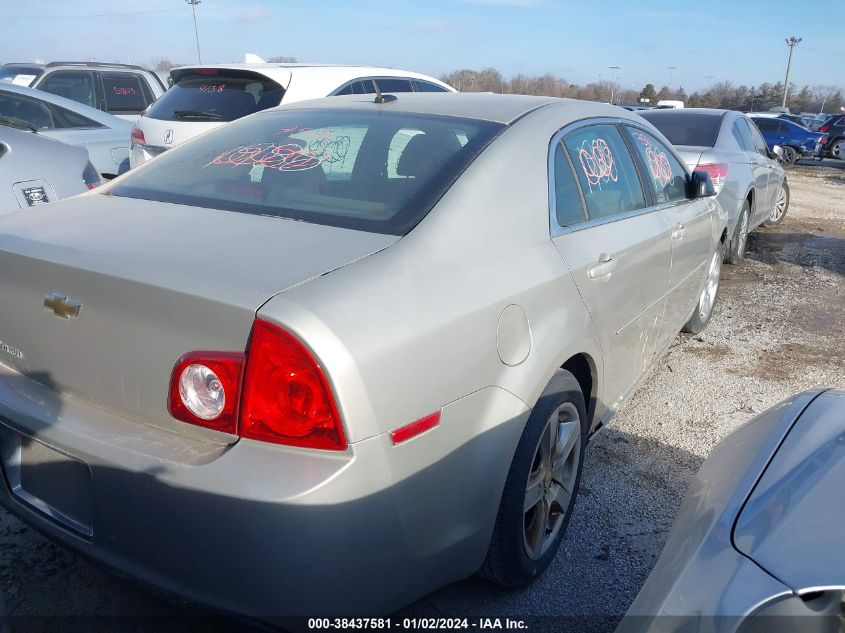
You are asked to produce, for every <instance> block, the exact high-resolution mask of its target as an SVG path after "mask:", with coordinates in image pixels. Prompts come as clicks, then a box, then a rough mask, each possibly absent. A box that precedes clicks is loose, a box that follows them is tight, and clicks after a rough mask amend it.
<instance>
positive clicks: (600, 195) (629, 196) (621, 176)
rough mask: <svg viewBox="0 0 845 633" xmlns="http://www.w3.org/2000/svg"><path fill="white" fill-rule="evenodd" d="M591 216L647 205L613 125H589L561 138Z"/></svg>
mask: <svg viewBox="0 0 845 633" xmlns="http://www.w3.org/2000/svg"><path fill="white" fill-rule="evenodd" d="M564 144H565V145H566V149H567V151H568V152H569V157H570V159H571V160H572V164H573V165H575V173H576V174H577V175H578V181H579V182H580V184H581V191H582V192H583V193H584V200H585V201H586V203H587V213H588V214H589V216H590V219H597V218H606V217H610V216H614V215H619V214H622V213H627V212H628V211H635V210H637V209H642V208H644V207H645V206H646V200H645V195H644V193H643V189H642V186H641V184H640V178H639V175H638V174H637V168H636V166H635V164H634V159H633V157H632V156H631V154H630V153H629V152H628V147H627V145H626V144H625V140H624V139H623V138H622V134H621V133H620V132H619V130H618V129H617V128H616V126H614V125H610V124H603V125H590V126H588V127H585V128H582V129H579V130H576V131H575V132H572V133H571V134H569V135H567V136H566V137H565V138H564Z"/></svg>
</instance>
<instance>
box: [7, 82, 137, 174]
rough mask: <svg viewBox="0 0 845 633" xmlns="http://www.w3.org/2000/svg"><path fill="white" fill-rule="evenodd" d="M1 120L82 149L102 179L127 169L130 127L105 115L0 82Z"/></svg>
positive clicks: (95, 110)
mask: <svg viewBox="0 0 845 633" xmlns="http://www.w3.org/2000/svg"><path fill="white" fill-rule="evenodd" d="M4 119H5V120H7V121H10V122H11V123H13V124H15V123H16V124H18V125H20V124H21V123H23V124H26V125H28V126H30V127H31V128H32V129H33V130H34V131H36V132H38V134H40V135H41V136H47V137H50V138H54V139H56V140H58V141H62V142H64V143H69V144H71V145H79V146H80V147H84V148H85V149H87V150H88V155H89V157H90V159H91V163H92V164H93V165H94V167H95V168H96V169H97V171H98V172H100V173H101V174H102V175H103V176H106V177H113V176H116V175H118V174H120V173H123V172H124V171H126V170H128V169H129V143H130V138H129V136H130V133H131V132H132V124H131V123H130V122H128V121H124V120H123V119H119V118H117V117H116V116H112V115H111V114H108V113H107V112H101V111H100V110H97V109H96V108H91V107H88V106H86V105H83V104H81V103H77V102H76V101H73V100H71V99H65V98H64V97H59V96H57V95H54V94H50V93H49V92H43V91H41V90H35V89H34V88H27V87H25V86H16V85H14V84H11V83H8V82H4V81H0V121H2V120H4ZM46 158H47V157H45V159H46Z"/></svg>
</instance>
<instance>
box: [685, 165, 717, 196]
mask: <svg viewBox="0 0 845 633" xmlns="http://www.w3.org/2000/svg"><path fill="white" fill-rule="evenodd" d="M687 195H688V197H690V198H693V199H695V198H710V197H712V196H715V195H716V188H715V187H714V186H713V180H712V179H711V178H710V174H708V173H707V172H706V171H694V172H692V175H691V176H690V177H689V181H688V183H687Z"/></svg>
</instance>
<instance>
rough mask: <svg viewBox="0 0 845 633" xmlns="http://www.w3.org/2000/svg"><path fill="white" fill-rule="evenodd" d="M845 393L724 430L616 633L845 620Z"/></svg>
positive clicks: (816, 628) (755, 632) (751, 630)
mask: <svg viewBox="0 0 845 633" xmlns="http://www.w3.org/2000/svg"><path fill="white" fill-rule="evenodd" d="M843 482H845V392H843V391H834V390H831V391H824V390H814V391H809V392H805V393H802V394H799V395H796V396H793V397H791V398H789V399H787V400H785V401H784V402H781V403H780V404H778V405H777V406H775V407H772V408H771V409H769V410H768V411H766V412H764V413H762V414H760V415H759V416H757V418H755V419H754V420H752V421H751V422H749V423H748V424H746V425H745V426H743V427H741V428H740V429H739V430H737V431H735V432H734V433H732V434H731V435H729V436H728V437H726V438H725V439H724V440H722V441H721V442H720V443H719V444H718V445H717V446H716V447H715V448H714V449H713V451H712V452H711V453H710V456H709V457H708V458H707V460H706V461H705V462H704V465H703V466H702V467H701V470H700V471H699V472H698V475H697V476H696V477H695V479H694V480H693V482H692V483H691V484H690V489H689V492H688V493H687V497H686V499H685V500H684V502H683V504H682V505H681V508H680V510H679V511H678V516H677V518H676V519H675V525H674V527H673V528H672V533H671V534H670V536H669V539H668V540H667V541H666V546H665V547H664V549H663V554H662V555H661V557H660V560H659V561H658V562H657V565H656V566H655V567H654V570H653V571H652V572H651V575H650V576H649V578H648V580H647V581H646V583H645V585H644V586H643V588H642V589H641V590H640V593H639V595H638V596H637V598H636V600H635V601H634V603H633V605H632V606H631V608H630V610H629V611H628V614H627V615H626V617H625V620H623V622H622V624H621V625H620V627H619V629H618V630H617V633H634V632H636V633H641V632H642V633H674V632H681V631H712V632H713V633H736V632H738V631H741V632H742V633H789V632H792V631H801V632H802V633H807V632H809V633H841V631H842V630H843V629H845V600H843V592H845V548H843V547H842V526H843V524H845V507H843V504H842V494H843V492H842V491H843Z"/></svg>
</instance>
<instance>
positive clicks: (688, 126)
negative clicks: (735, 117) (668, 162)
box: [638, 110, 724, 147]
mask: <svg viewBox="0 0 845 633" xmlns="http://www.w3.org/2000/svg"><path fill="white" fill-rule="evenodd" d="M638 114H639V115H640V116H641V117H643V118H644V119H645V120H646V121H648V122H649V123H651V124H652V125H653V126H654V127H656V128H657V129H658V130H660V132H661V133H662V134H663V136H665V137H666V138H667V139H669V142H670V143H672V145H695V146H698V147H713V146H714V145H716V139H718V138H719V130H720V129H721V127H722V118H723V117H724V115H723V114H705V113H702V112H682V111H674V110H660V111H655V110H650V111H645V112H639V113H638Z"/></svg>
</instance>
